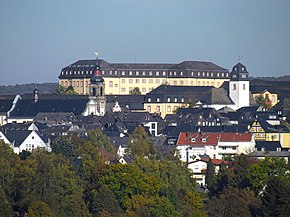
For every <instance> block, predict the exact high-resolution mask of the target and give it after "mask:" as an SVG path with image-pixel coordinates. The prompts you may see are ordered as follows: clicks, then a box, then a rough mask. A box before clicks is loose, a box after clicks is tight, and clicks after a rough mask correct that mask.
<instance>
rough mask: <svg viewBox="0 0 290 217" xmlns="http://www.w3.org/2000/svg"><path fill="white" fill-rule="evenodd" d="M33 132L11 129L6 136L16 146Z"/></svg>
mask: <svg viewBox="0 0 290 217" xmlns="http://www.w3.org/2000/svg"><path fill="white" fill-rule="evenodd" d="M31 132H32V131H31V130H9V131H7V132H6V133H5V136H6V138H7V139H8V140H9V141H10V142H11V143H14V146H15V147H19V146H20V145H21V144H22V143H23V141H24V140H25V139H26V138H27V137H28V136H29V135H30V134H31Z"/></svg>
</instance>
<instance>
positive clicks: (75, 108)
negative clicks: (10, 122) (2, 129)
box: [10, 96, 89, 117]
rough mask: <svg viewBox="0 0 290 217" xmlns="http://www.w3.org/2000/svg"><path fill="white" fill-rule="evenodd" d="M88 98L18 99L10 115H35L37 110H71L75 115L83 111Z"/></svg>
mask: <svg viewBox="0 0 290 217" xmlns="http://www.w3.org/2000/svg"><path fill="white" fill-rule="evenodd" d="M88 101H89V98H88V97H87V96H84V97H68V96H63V97H55V98H54V97H52V98H51V97H49V98H42V97H41V96H40V97H39V100H38V101H36V102H34V101H33V99H32V98H30V99H19V100H18V101H17V103H16V106H15V108H14V109H13V111H12V112H11V114H10V116H11V117H35V116H36V115H37V114H38V113H39V112H71V113H73V114H74V115H75V116H77V115H81V113H82V112H84V110H85V108H86V105H87V102H88Z"/></svg>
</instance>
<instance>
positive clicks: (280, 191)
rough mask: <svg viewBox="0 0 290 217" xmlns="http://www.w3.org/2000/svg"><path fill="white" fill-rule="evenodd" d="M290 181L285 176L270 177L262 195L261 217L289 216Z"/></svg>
mask: <svg viewBox="0 0 290 217" xmlns="http://www.w3.org/2000/svg"><path fill="white" fill-rule="evenodd" d="M289 195H290V181H289V178H286V177H285V176H273V177H270V178H269V180H268V182H267V187H266V189H265V191H264V193H263V196H262V201H263V206H262V208H261V211H262V213H263V216H273V217H275V216H285V217H286V216H289V213H290V200H289Z"/></svg>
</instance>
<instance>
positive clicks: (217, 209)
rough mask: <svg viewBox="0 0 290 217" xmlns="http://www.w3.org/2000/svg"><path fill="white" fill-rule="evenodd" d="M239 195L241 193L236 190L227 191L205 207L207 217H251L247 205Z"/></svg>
mask: <svg viewBox="0 0 290 217" xmlns="http://www.w3.org/2000/svg"><path fill="white" fill-rule="evenodd" d="M240 194H241V192H240V191H239V190H238V189H227V190H226V191H224V192H223V193H222V194H220V195H219V196H218V197H217V198H214V199H213V200H211V201H210V202H209V204H208V207H207V211H208V215H209V216H213V217H215V216H216V217H218V216H231V217H239V216H243V217H247V216H249V217H250V216H252V215H251V212H250V209H249V206H248V205H249V203H248V202H247V201H246V200H245V199H243V197H241V195H240Z"/></svg>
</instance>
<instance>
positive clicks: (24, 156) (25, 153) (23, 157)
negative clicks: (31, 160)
mask: <svg viewBox="0 0 290 217" xmlns="http://www.w3.org/2000/svg"><path fill="white" fill-rule="evenodd" d="M30 155H31V152H30V151H25V150H22V152H20V153H19V157H20V159H21V160H26V159H27V158H28V157H29V156H30Z"/></svg>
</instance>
